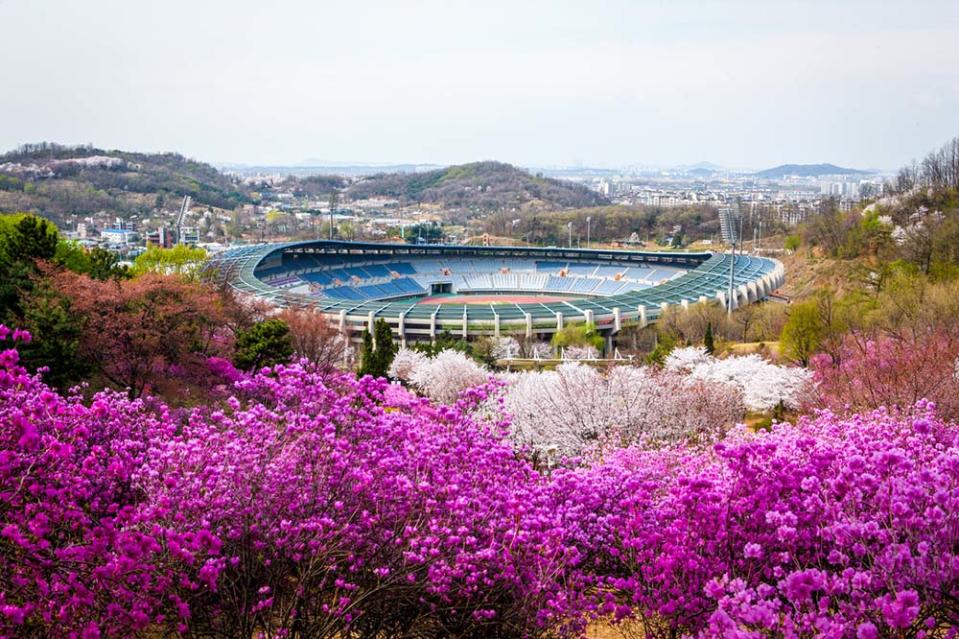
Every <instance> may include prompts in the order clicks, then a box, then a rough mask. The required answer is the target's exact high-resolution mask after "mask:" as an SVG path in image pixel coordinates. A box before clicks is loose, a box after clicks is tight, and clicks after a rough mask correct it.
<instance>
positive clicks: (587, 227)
mask: <svg viewBox="0 0 959 639" xmlns="http://www.w3.org/2000/svg"><path fill="white" fill-rule="evenodd" d="M592 221H593V216H591V215H587V216H586V248H589V223H590V222H592Z"/></svg>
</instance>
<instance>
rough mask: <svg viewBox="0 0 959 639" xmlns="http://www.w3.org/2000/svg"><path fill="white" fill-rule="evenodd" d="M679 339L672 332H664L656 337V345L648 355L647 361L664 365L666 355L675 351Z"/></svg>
mask: <svg viewBox="0 0 959 639" xmlns="http://www.w3.org/2000/svg"><path fill="white" fill-rule="evenodd" d="M678 343H679V342H678V339H677V338H676V336H675V335H673V334H672V333H662V334H660V335H658V336H657V337H656V347H655V348H653V350H652V351H651V352H650V353H649V354H648V355H647V356H646V363H647V364H649V365H650V366H662V365H663V363H664V362H665V361H666V357H667V356H668V355H669V354H670V353H672V352H673V349H674V348H676V345H677V344H678Z"/></svg>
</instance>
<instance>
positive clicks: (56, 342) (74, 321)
mask: <svg viewBox="0 0 959 639" xmlns="http://www.w3.org/2000/svg"><path fill="white" fill-rule="evenodd" d="M22 323H23V326H25V327H26V328H27V329H29V331H30V333H31V335H32V336H33V339H32V340H31V342H30V343H29V344H24V345H22V346H20V359H21V361H22V362H23V364H24V365H25V366H26V367H27V368H28V369H30V370H31V371H36V370H37V369H39V368H46V369H47V372H46V373H45V374H44V376H43V377H44V381H46V382H47V383H48V384H51V385H52V386H56V387H58V388H60V389H67V388H69V387H70V386H73V385H74V384H77V383H78V382H80V381H82V380H84V379H85V378H86V377H87V376H88V375H89V374H90V372H91V371H92V367H91V365H90V363H89V362H88V361H87V360H86V359H85V358H83V357H79V356H78V353H79V350H80V339H81V337H82V335H83V329H84V325H83V318H82V317H81V316H80V315H78V314H77V313H75V312H74V311H73V309H72V308H71V305H70V299H69V298H68V297H66V296H65V295H63V294H61V293H59V292H58V291H57V290H56V289H55V288H54V287H53V286H52V285H51V284H50V283H49V282H47V281H44V282H42V283H41V284H40V285H38V286H37V287H36V288H35V289H34V291H33V292H32V293H31V295H30V296H29V297H28V298H27V299H26V300H25V301H24V305H23V317H22Z"/></svg>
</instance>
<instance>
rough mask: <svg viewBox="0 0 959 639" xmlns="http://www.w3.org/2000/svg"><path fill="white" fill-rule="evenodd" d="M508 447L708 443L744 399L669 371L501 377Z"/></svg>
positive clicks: (569, 368) (564, 370) (572, 366)
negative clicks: (508, 424)
mask: <svg viewBox="0 0 959 639" xmlns="http://www.w3.org/2000/svg"><path fill="white" fill-rule="evenodd" d="M503 379H504V381H505V383H506V386H505V388H504V390H503V394H502V399H501V407H502V410H503V412H504V413H505V414H506V415H507V416H508V417H509V419H510V422H511V428H512V430H511V434H512V438H513V441H514V443H515V444H516V445H517V446H518V447H520V448H530V449H533V450H534V451H536V452H538V453H541V454H542V453H545V452H548V451H555V452H556V453H557V454H558V455H560V456H577V455H580V454H582V453H583V452H585V451H586V450H588V449H596V450H598V449H603V448H609V447H621V446H629V445H632V444H642V445H662V444H664V443H674V442H688V443H694V444H698V443H704V442H708V441H713V440H714V439H715V438H716V437H717V436H718V435H720V434H721V433H722V432H724V431H725V429H726V428H727V427H729V426H731V425H733V424H734V423H735V422H736V421H737V420H739V419H741V417H742V415H743V401H742V394H741V393H740V392H739V391H738V390H737V389H735V388H731V387H729V386H728V385H725V384H717V383H710V382H703V381H700V380H692V379H689V378H687V377H685V376H683V375H680V374H678V373H673V372H659V371H651V370H650V369H645V368H637V367H634V366H618V367H614V368H613V369H611V370H610V371H609V372H608V373H602V372H600V371H598V370H597V369H595V368H593V367H590V366H587V365H584V364H580V363H576V362H570V363H565V364H563V365H561V366H559V367H557V369H556V370H555V371H545V372H528V373H518V374H515V375H512V376H510V377H506V378H503Z"/></svg>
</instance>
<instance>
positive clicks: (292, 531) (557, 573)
mask: <svg viewBox="0 0 959 639" xmlns="http://www.w3.org/2000/svg"><path fill="white" fill-rule="evenodd" d="M16 361H17V353H16V351H15V350H12V349H11V350H7V351H5V352H4V353H3V355H2V357H0V420H2V422H3V424H4V425H5V427H4V429H3V431H2V437H3V439H2V442H0V513H2V526H0V550H2V553H0V635H10V634H17V635H21V634H47V635H49V634H50V633H54V634H57V635H62V636H77V637H79V636H83V637H96V636H129V635H132V634H137V633H139V632H147V631H149V632H159V631H161V630H163V631H166V632H172V633H177V634H196V635H204V636H207V635H215V636H228V637H247V636H253V635H254V634H256V633H257V632H265V633H266V634H267V635H268V636H286V635H301V636H302V635H309V636H317V637H343V636H398V635H408V634H452V635H455V636H470V635H474V636H484V635H486V634H489V633H494V634H495V633H496V632H509V633H511V634H513V635H515V636H532V635H535V634H537V633H545V632H546V631H547V630H549V631H559V630H561V629H564V628H566V629H568V630H567V631H568V632H575V631H576V629H578V628H580V627H582V624H583V623H584V622H585V619H586V616H585V614H573V615H571V614H570V612H571V611H577V610H578V611H580V612H584V611H585V605H586V602H585V593H586V589H585V588H583V587H581V585H580V584H577V582H576V579H575V572H574V570H573V569H574V568H575V565H576V564H577V562H578V560H579V557H578V551H577V549H576V547H575V546H573V545H569V544H567V543H566V538H565V536H564V535H563V530H562V528H561V527H560V526H559V520H558V514H557V513H555V512H553V511H552V510H551V504H550V502H549V499H548V484H547V481H546V479H545V478H544V477H542V476H541V475H539V474H537V473H536V472H535V471H534V470H533V469H532V467H531V466H530V465H529V464H528V463H526V462H524V461H522V460H520V459H517V458H516V456H515V455H514V453H513V451H512V448H511V447H510V446H509V445H508V444H506V443H505V442H504V441H503V438H502V437H501V435H500V434H498V433H495V432H491V431H490V430H488V429H487V428H486V427H485V426H481V425H479V424H475V423H473V422H472V421H470V420H469V419H468V418H467V417H465V416H464V414H465V407H435V408H434V407H433V406H432V405H430V404H429V403H427V402H426V400H418V399H413V398H411V397H410V396H409V395H408V394H405V393H404V394H403V397H402V398H401V399H402V401H401V402H399V403H398V404H396V405H392V404H391V403H390V400H388V399H387V395H391V396H396V392H395V391H394V390H391V389H390V387H389V385H388V384H387V383H386V382H385V381H384V380H372V379H370V378H365V379H363V380H355V379H352V378H350V377H339V376H328V375H324V374H321V373H319V372H317V371H316V370H315V369H313V368H311V367H310V366H308V365H306V364H305V363H300V364H296V365H292V366H289V367H280V368H277V369H276V370H274V371H272V372H271V371H264V372H262V373H261V374H258V375H256V376H253V377H251V378H249V379H244V380H241V381H239V382H238V383H237V385H236V396H235V397H233V398H231V399H229V400H228V401H226V402H224V403H223V405H214V406H211V407H210V408H207V409H197V410H193V411H192V412H189V413H182V415H180V416H177V414H173V413H171V412H169V411H167V410H166V409H165V408H163V407H162V406H159V407H157V406H154V407H153V408H152V409H150V410H148V409H147V408H146V405H145V404H144V403H143V402H140V401H130V400H128V399H127V398H126V397H124V396H120V395H117V394H101V395H98V396H96V397H95V398H94V399H93V401H92V403H90V404H89V405H85V404H83V403H81V402H80V401H79V399H77V398H64V397H61V396H59V395H57V394H55V393H54V392H52V391H50V390H49V389H48V388H47V387H45V386H44V385H43V383H42V381H41V380H39V379H38V378H36V377H30V376H28V375H27V374H26V372H25V371H24V370H23V369H22V368H20V367H18V366H17V364H16ZM268 373H269V374H268ZM473 394H474V395H475V397H471V398H468V401H472V402H474V403H475V402H478V401H481V399H482V398H483V391H482V390H479V391H476V392H475V393H473ZM468 395H469V394H468Z"/></svg>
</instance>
